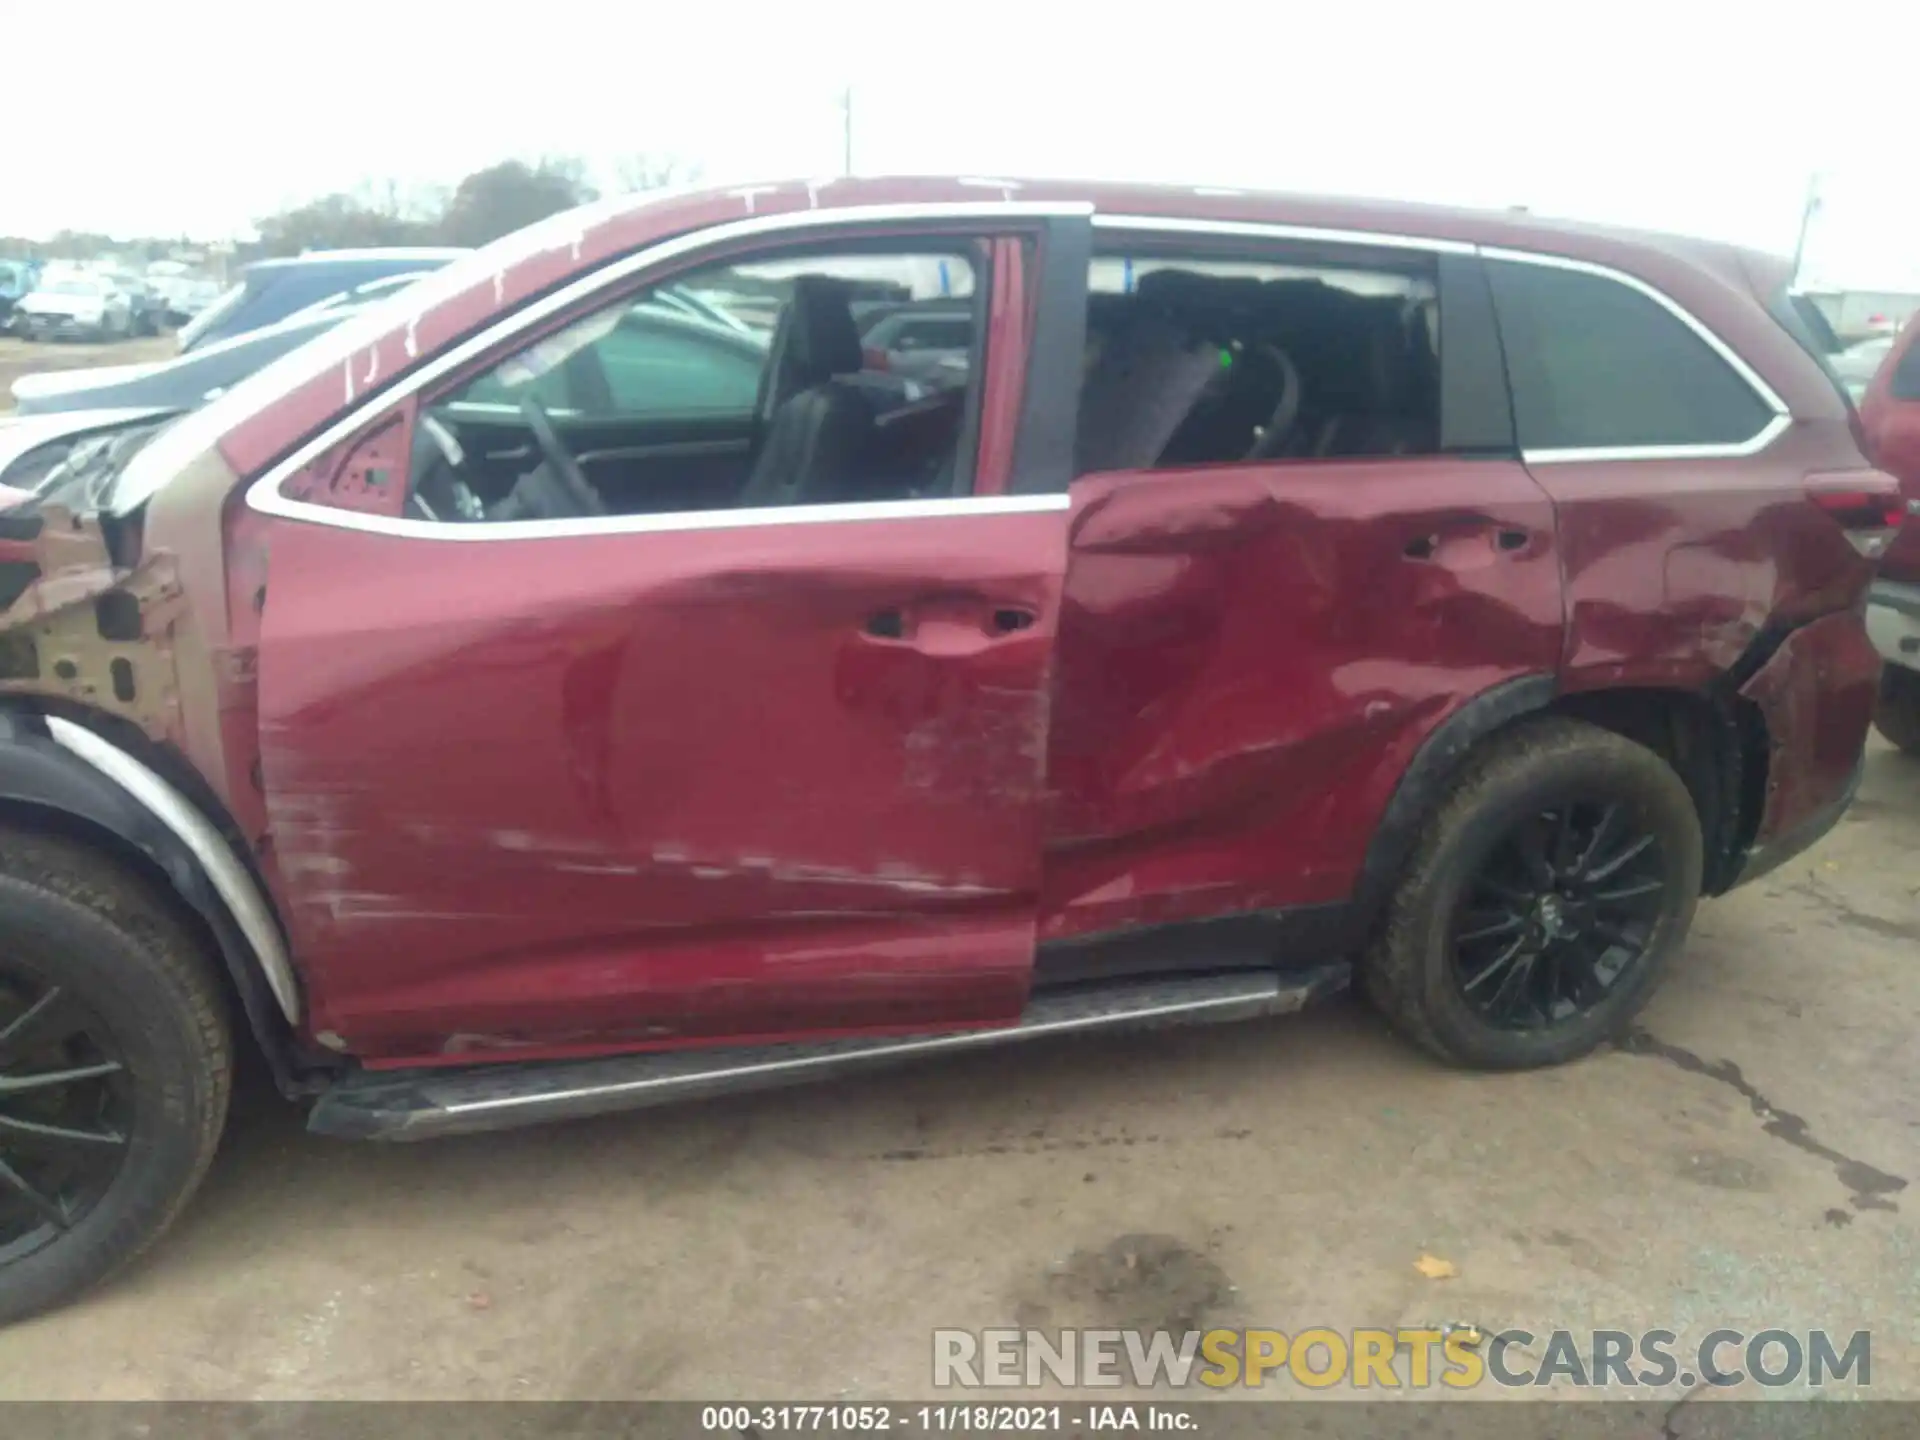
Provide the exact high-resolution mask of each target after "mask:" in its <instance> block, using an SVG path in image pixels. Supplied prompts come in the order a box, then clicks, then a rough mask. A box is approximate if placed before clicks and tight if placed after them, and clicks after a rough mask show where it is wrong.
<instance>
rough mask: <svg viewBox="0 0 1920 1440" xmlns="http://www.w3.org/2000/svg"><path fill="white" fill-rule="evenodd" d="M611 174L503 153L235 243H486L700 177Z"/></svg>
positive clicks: (145, 245)
mask: <svg viewBox="0 0 1920 1440" xmlns="http://www.w3.org/2000/svg"><path fill="white" fill-rule="evenodd" d="M611 178H612V183H611V184H610V185H609V186H607V187H606V189H605V190H602V189H601V188H600V187H598V186H596V185H595V184H594V183H593V182H592V180H591V178H590V174H589V170H588V167H587V165H586V163H585V162H584V161H582V160H580V159H577V158H574V157H570V156H547V157H544V158H542V159H538V160H502V161H500V162H499V163H498V164H494V165H489V166H487V167H486V168H484V169H481V170H476V171H474V172H473V173H472V174H471V175H468V176H467V177H466V178H465V179H463V180H461V181H460V183H459V184H457V185H454V186H452V187H439V186H405V185H401V184H399V183H398V182H395V181H379V182H369V183H367V184H364V185H361V186H360V187H358V188H357V189H355V190H352V191H341V192H337V193H335V194H331V195H322V196H319V197H317V198H316V199H313V200H309V201H307V202H306V203H304V204H301V205H296V206H293V207H291V208H289V209H286V210H281V211H278V212H276V213H274V214H272V215H267V216H263V217H261V218H259V219H258V220H256V221H255V222H254V224H255V228H256V230H257V231H258V238H257V239H256V240H253V241H249V242H244V243H240V244H238V245H236V246H235V247H234V250H235V256H236V258H237V259H239V260H241V261H246V260H258V259H265V258H267V257H269V256H275V255H298V254H300V253H301V252H302V251H305V250H343V249H357V248H361V247H364V246H369V245H484V244H486V243H487V242H488V241H489V240H497V239H499V238H500V237H501V236H502V235H509V234H512V233H513V232H514V231H515V230H518V229H520V228H522V227H523V226H526V225H531V224H532V223H533V222H534V221H536V220H544V219H545V218H546V217H547V216H549V215H554V214H557V213H559V212H560V211H562V210H570V209H572V208H573V207H574V206H576V205H583V204H585V203H587V202H588V201H590V200H596V199H599V198H600V197H601V196H602V195H603V194H608V193H611V194H626V193H631V192H635V191H641V190H655V189H659V188H660V187H662V186H666V185H676V184H683V183H686V182H689V181H692V180H694V179H697V178H698V172H697V170H696V169H695V167H692V166H689V165H687V164H684V163H682V162H680V161H678V160H675V159H671V158H667V157H662V156H656V155H652V154H645V153H639V154H633V155H628V156H625V157H622V158H621V159H620V160H619V161H618V162H616V163H615V164H614V166H613V167H612V171H611ZM187 243H188V242H185V241H181V240H170V239H166V238H160V237H151V236H148V237H140V238H137V239H123V238H116V237H114V236H109V235H99V234H93V233H90V232H86V231H77V230H63V231H61V232H59V233H58V234H57V235H55V236H53V238H52V239H51V240H46V241H39V242H31V241H27V240H24V239H16V238H10V237H0V254H30V255H38V256H41V257H43V258H46V259H88V258H91V257H93V256H96V255H100V254H102V253H105V252H107V251H120V252H123V253H124V252H129V251H131V252H137V253H140V254H143V255H144V256H145V257H146V258H147V259H150V260H152V259H160V258H162V257H164V256H165V255H166V254H168V253H169V252H171V251H173V250H175V249H178V248H181V247H182V246H183V245H185V244H187Z"/></svg>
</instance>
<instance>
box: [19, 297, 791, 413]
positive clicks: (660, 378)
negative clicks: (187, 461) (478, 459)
mask: <svg viewBox="0 0 1920 1440" xmlns="http://www.w3.org/2000/svg"><path fill="white" fill-rule="evenodd" d="M414 278H415V277H412V276H398V277H393V278H390V279H388V280H381V281H375V282H373V283H372V284H369V285H363V286H360V287H359V288H357V289H355V290H352V291H349V292H347V294H345V295H342V296H335V297H333V298H332V299H330V300H327V301H323V302H322V303H321V304H319V305H316V306H313V307H311V308H310V309H308V310H305V311H302V312H301V313H300V314H298V315H294V316H290V317H289V318H287V319H285V320H281V321H278V322H276V323H275V324H272V325H268V326H265V327H264V328H262V329H259V330H249V331H247V332H246V333H245V334H243V335H236V336H234V337H233V338H232V339H230V340H222V341H219V342H217V343H215V344H211V345H203V346H200V347H199V348H197V349H194V350H190V351H188V352H187V353H186V354H184V355H176V356H174V357H173V358H172V359H169V360H163V361H158V362H155V363H152V364H145V365H116V366H110V367H103V368H94V369H87V370H79V369H70V370H48V371H43V372H40V373H38V374H33V375H24V376H22V377H21V378H20V379H18V380H16V381H14V383H13V403H14V408H15V410H16V411H17V412H18V413H19V414H21V415H45V414H53V413H60V412H65V413H75V412H86V411H97V410H106V409H143V410H167V411H181V410H192V409H196V408H197V407H199V406H201V405H203V404H205V403H206V402H207V401H209V400H212V399H215V398H216V397H218V396H219V395H221V394H223V393H224V392H225V391H226V390H228V389H229V388H231V387H232V386H234V385H237V384H239V383H240V382H241V381H242V380H244V379H246V378H247V376H249V375H251V374H253V373H254V372H255V371H257V370H260V369H262V368H263V367H265V366H266V365H268V364H271V363H272V362H273V361H275V360H278V359H279V358H280V357H281V356H283V355H286V354H289V353H290V352H292V351H294V350H297V349H299V348H300V347H301V346H303V345H305V344H308V343H309V342H310V341H312V340H313V339H314V338H315V337H316V336H320V335H324V334H325V333H326V332H327V331H329V330H331V329H333V328H334V327H335V326H337V325H341V324H343V323H346V322H348V321H350V320H352V319H353V318H354V317H356V316H357V315H360V314H361V313H363V312H364V311H365V310H366V309H367V308H368V307H369V306H371V305H373V304H376V303H378V302H379V301H381V300H385V299H389V298H391V296H392V295H394V294H397V293H399V292H400V291H401V290H404V289H406V288H407V287H408V286H410V285H411V284H413V283H414ZM623 338H624V339H626V340H627V341H628V342H629V343H628V344H627V345H625V346H624V347H622V348H621V349H620V350H619V351H618V353H616V354H612V355H610V356H609V364H610V365H611V367H612V369H611V370H610V372H609V373H610V374H611V375H612V377H613V383H614V384H616V385H618V386H620V387H621V388H622V393H626V392H628V391H633V390H638V389H640V388H643V387H645V386H648V385H653V386H655V387H657V388H659V389H660V391H661V393H662V395H663V396H670V395H671V394H673V393H674V387H675V386H676V385H678V384H680V383H682V382H681V379H680V377H681V376H682V375H684V374H686V373H690V372H691V373H705V374H708V375H709V376H711V375H713V374H717V373H719V371H720V370H721V369H722V368H731V370H732V371H733V372H734V373H736V374H738V375H740V376H741V377H743V382H742V383H744V384H746V385H747V386H748V388H749V391H750V390H751V387H752V386H753V385H754V384H756V383H757V382H758V380H759V375H760V369H761V365H762V362H763V359H764V356H765V354H766V340H765V339H764V338H763V337H760V336H758V335H755V334H753V333H752V332H743V331H740V330H736V329H733V328H732V327H728V326H722V325H718V324H715V323H714V322H711V321H708V320H704V319H701V318H698V317H697V316H695V315H693V314H691V313H689V312H684V311H682V310H680V309H679V308H677V307H675V308H668V307H666V306H646V307H639V308H637V309H636V312H635V313H634V314H633V315H632V316H630V317H628V321H627V324H626V328H625V330H624V331H623ZM569 379H570V377H569V375H567V374H565V373H561V372H556V373H555V374H554V375H553V376H551V377H550V378H549V381H548V384H547V385H546V386H545V387H543V389H542V391H541V394H542V398H543V400H544V401H545V403H547V404H548V405H549V406H550V407H553V408H555V410H556V412H564V411H565V410H566V409H568V408H569V407H575V406H583V405H590V404H592V403H593V397H592V395H591V394H587V393H584V392H582V393H576V391H575V390H574V389H570V388H568V381H569Z"/></svg>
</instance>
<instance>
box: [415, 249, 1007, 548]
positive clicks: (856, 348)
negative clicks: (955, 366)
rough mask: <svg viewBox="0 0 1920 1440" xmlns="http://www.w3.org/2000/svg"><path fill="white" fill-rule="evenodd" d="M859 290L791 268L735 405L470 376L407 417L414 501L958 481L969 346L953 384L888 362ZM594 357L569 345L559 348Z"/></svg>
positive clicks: (963, 480) (591, 512) (646, 505)
mask: <svg viewBox="0 0 1920 1440" xmlns="http://www.w3.org/2000/svg"><path fill="white" fill-rule="evenodd" d="M984 288H985V287H981V290H982V294H984ZM860 294H861V286H860V285H859V284H858V282H856V281H853V280H849V279H848V278H845V277H843V276H837V275H832V274H825V273H804V274H800V275H796V276H794V277H792V278H791V281H790V283H789V284H788V286H787V287H786V293H785V295H784V298H783V299H782V301H781V303H780V305H779V307H778V311H777V315H776V318H775V321H774V326H773V330H772V334H771V338H770V339H769V340H767V341H766V342H765V347H766V348H765V358H764V361H763V362H762V364H761V370H760V376H759V381H758V389H757V394H755V395H754V396H753V397H752V400H751V403H750V404H745V403H742V404H738V405H735V406H734V407H733V408H731V409H715V408H707V407H703V408H697V409H695V408H689V409H687V410H685V411H683V412H681V413H665V414H660V413H650V414H646V415H638V414H632V413H621V412H620V411H619V409H618V408H617V407H615V408H613V409H612V410H610V411H608V410H602V411H597V412H575V411H561V410H558V409H554V408H550V407H549V406H548V405H546V404H544V403H542V400H541V399H540V398H538V396H537V395H536V393H535V387H534V386H532V385H528V384H524V383H520V382H519V380H518V379H517V378H516V379H514V380H510V381H508V382H507V384H508V386H509V388H508V389H507V390H506V391H505V392H504V393H506V394H508V395H511V396H513V398H514V403H511V404H505V405H503V404H499V403H490V404H483V405H476V404H472V403H470V402H469V400H468V399H467V397H468V395H469V392H471V391H472V390H473V389H474V387H471V386H470V387H467V390H463V391H461V392H457V393H456V394H454V395H452V396H450V397H447V398H446V399H444V400H442V401H440V402H438V403H436V404H434V405H432V406H430V407H428V409H427V410H426V411H425V412H424V420H423V423H422V424H421V425H419V426H418V427H417V430H416V436H415V441H414V455H413V463H412V467H411V468H412V474H413V485H412V488H411V490H410V492H409V512H410V513H411V514H413V515H415V516H416V517H423V518H432V519H436V520H486V521H507V520H551V519H573V518H581V517H590V516H599V515H613V514H637V515H647V514H666V513H672V512H676V511H689V510H716V509H759V508H766V507H771V506H787V505H835V504H848V503H859V502H871V501H886V500H911V499H923V498H931V497H938V496H946V495H953V494H958V493H963V492H964V491H965V490H966V489H967V488H968V487H969V486H970V484H971V473H970V469H969V467H968V466H967V465H966V464H965V463H964V457H966V456H967V455H969V454H970V452H971V446H970V445H968V444H965V443H963V435H964V434H965V433H966V432H967V430H968V429H969V426H970V423H971V417H972V415H973V414H974V412H975V409H976V406H977V400H976V390H977V376H978V374H979V366H978V364H977V363H966V361H965V358H964V356H963V363H962V367H961V372H960V374H959V376H958V381H959V383H953V384H946V385H929V384H924V383H921V382H919V381H917V380H914V379H911V378H908V377H906V376H904V375H900V374H896V373H894V372H893V371H891V370H890V369H889V368H888V367H887V363H886V357H885V356H884V354H876V353H875V352H874V351H872V350H870V349H869V348H868V347H866V346H865V345H864V344H863V342H862V338H861V332H860V329H859V325H858V323H857V321H856V318H855V316H856V307H857V302H858V299H859V296H860ZM962 303H973V302H970V301H969V302H962ZM981 303H984V301H982V302H981ZM976 333H977V327H976ZM716 343H718V342H717V340H716ZM727 343H729V344H732V345H736V346H737V345H740V344H744V343H749V342H743V341H741V340H739V339H738V338H737V337H729V338H728V340H727ZM533 348H534V349H537V348H538V347H533ZM976 351H977V347H976ZM590 359H591V355H590V353H588V352H579V353H576V354H574V355H573V356H571V357H569V358H568V359H566V360H565V361H563V362H562V363H563V364H568V365H576V364H579V363H581V362H582V361H583V360H590ZM516 361H520V362H521V363H523V364H524V356H523V357H516ZM515 363H516V362H514V361H510V362H508V366H512V365H513V364H515ZM508 366H503V367H501V369H500V371H498V372H495V374H494V375H493V376H491V377H482V378H483V379H490V380H492V381H493V382H494V388H493V389H492V390H490V391H489V392H488V393H489V394H500V393H502V392H501V390H500V380H499V376H500V375H501V374H502V373H505V372H506V371H507V369H508ZM601 389H602V390H603V391H604V385H602V386H601Z"/></svg>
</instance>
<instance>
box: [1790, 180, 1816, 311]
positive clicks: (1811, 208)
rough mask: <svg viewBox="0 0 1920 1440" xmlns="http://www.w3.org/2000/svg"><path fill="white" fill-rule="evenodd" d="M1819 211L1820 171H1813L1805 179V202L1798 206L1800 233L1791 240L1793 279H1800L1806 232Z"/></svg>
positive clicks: (1805, 250) (1805, 249) (1796, 280)
mask: <svg viewBox="0 0 1920 1440" xmlns="http://www.w3.org/2000/svg"><path fill="white" fill-rule="evenodd" d="M1819 213H1820V172H1819V171H1817V170H1816V171H1814V173H1813V174H1812V176H1811V177H1809V178H1808V180H1807V200H1806V204H1804V205H1803V206H1801V207H1800V235H1799V237H1798V238H1797V239H1796V240H1795V241H1794V242H1793V280H1792V282H1791V283H1794V284H1797V283H1799V280H1800V262H1801V261H1802V260H1803V259H1804V258H1805V257H1806V253H1807V232H1808V231H1809V230H1811V229H1812V228H1813V217H1814V216H1815V215H1817V214H1819Z"/></svg>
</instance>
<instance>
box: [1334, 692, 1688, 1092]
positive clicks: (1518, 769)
mask: <svg viewBox="0 0 1920 1440" xmlns="http://www.w3.org/2000/svg"><path fill="white" fill-rule="evenodd" d="M1636 847H1637V848H1636ZM1623 854H1624V855H1625V856H1626V858H1625V859H1624V860H1620V859H1619V857H1620V856H1621V855H1623ZM1701 860H1702V856H1701V839H1700V819H1699V814H1698V812H1697V811H1696V810H1695V808H1694V804H1693V798H1692V796H1691V795H1690V794H1689V793H1688V791H1687V787H1686V785H1685V784H1684V783H1683V782H1682V781H1681V779H1680V777H1679V776H1678V775H1677V774H1676V773H1675V772H1674V770H1673V768H1672V767H1671V766H1670V765H1668V764H1667V762H1666V761H1665V760H1663V759H1661V757H1660V756H1658V755H1656V754H1655V753H1654V752H1653V751H1651V750H1649V749H1647V748H1646V747H1645V746H1642V745H1638V744H1636V743H1634V742H1633V741H1631V740H1628V739H1626V738H1625V737H1623V736H1620V735H1617V734H1614V733H1613V732H1612V731H1609V730H1603V729H1600V728H1599V727H1597V726H1594V725H1589V724H1585V723H1583V722H1581V721H1577V720H1568V719H1559V718H1555V719H1545V720H1538V721H1533V722H1530V723H1528V724H1526V725H1523V726H1520V727H1518V728H1516V729H1514V730H1513V731H1511V732H1508V733H1507V734H1505V735H1502V736H1500V737H1497V738H1496V739H1494V740H1493V741H1491V742H1489V743H1488V744H1487V745H1486V746H1485V747H1484V748H1483V749H1482V751H1481V752H1480V753H1478V754H1477V755H1475V756H1474V757H1473V758H1472V759H1470V760H1469V761H1468V762H1467V765H1466V768H1465V770H1464V772H1463V773H1462V774H1461V776H1460V777H1459V779H1458V780H1456V781H1455V782H1454V784H1453V786H1452V788H1451V789H1450V790H1449V792H1448V794H1447V796H1446V798H1445V799H1444V800H1443V801H1442V802H1441V803H1440V805H1439V806H1438V808H1437V809H1436V810H1435V811H1434V813H1433V815H1432V816H1431V817H1429V819H1428V821H1427V824H1426V826H1425V829H1424V830H1423V832H1422V835H1421V838H1420V841H1419V843H1418V845H1417V846H1416V848H1415V851H1414V854H1413V858H1412V860H1411V861H1410V862H1409V864H1408V868H1407V872H1406V874H1405V876H1404V877H1403V878H1402V880H1401V882H1400V887H1399V889H1398V890H1397V891H1396V892H1395V894H1394V896H1393V899H1392V900H1391V902H1390V903H1389V905H1388V907H1387V914H1386V917H1385V920H1384V923H1383V925H1382V927H1381V931H1380V934H1379V936H1378V938H1377V939H1376V940H1375V942H1374V944H1373V946H1372V947H1371V949H1370V950H1369V951H1368V953H1367V954H1366V956H1365V957H1364V958H1363V960H1362V962H1361V970H1360V977H1361V983H1362V986H1363V988H1364V989H1365V991H1366V993H1367V994H1368V996H1369V997H1370V998H1371V999H1372V1000H1373V1002H1374V1004H1375V1005H1376V1006H1377V1007H1378V1008H1379V1009H1380V1010H1381V1012H1382V1013H1383V1014H1384V1015H1385V1016H1386V1018H1387V1019H1388V1021H1389V1022H1390V1023H1391V1024H1392V1025H1393V1026H1394V1028H1395V1029H1397V1030H1399V1031H1400V1032H1401V1033H1402V1034H1403V1035H1405V1036H1407V1037H1408V1038H1409V1039H1411V1040H1412V1041H1414V1042H1415V1043H1416V1044H1418V1045H1420V1046H1422V1047H1424V1048H1425V1049H1427V1050H1428V1051H1430V1052H1432V1053H1433V1054H1435V1055H1437V1056H1439V1057H1440V1058H1442V1059H1444V1060H1447V1061H1449V1062H1451V1063H1453V1064H1457V1065H1464V1066H1471V1067H1474V1068H1478V1069H1490V1070H1513V1069H1525V1068H1530V1067H1533V1066H1540V1065H1557V1064H1561V1063H1564V1062H1566V1061H1569V1060H1574V1059H1577V1058H1578V1057H1580V1056H1582V1055H1585V1054H1587V1053H1588V1052H1589V1051H1591V1050H1593V1049H1594V1048H1595V1047H1596V1046H1597V1045H1599V1044H1601V1043H1602V1042H1603V1041H1605V1040H1607V1039H1610V1038H1613V1037H1616V1036H1618V1035H1619V1034H1620V1033H1621V1032H1622V1031H1624V1030H1625V1028H1626V1027H1627V1025H1628V1024H1629V1023H1630V1022H1631V1021H1632V1020H1633V1018H1634V1016H1635V1015H1637V1014H1638V1013H1639V1011H1640V1009H1641V1007H1642V1006H1643V1005H1644V1004H1645V1003H1646V1000H1647V998H1648V996H1649V995H1651V994H1652V992H1653V989H1654V987H1655V985H1656V984H1657V983H1658V981H1659V978H1660V976H1661V974H1662V973H1663V972H1664V971H1665V969H1666V967H1667V965H1668V964H1669V963H1670V962H1671V961H1672V959H1673V956H1674V954H1675V953H1676V952H1677V951H1678V950H1679V948H1680V946H1681V944H1682V943H1683V942H1684V940H1685V939H1686V934H1687V928H1688V926H1689V925H1690V924H1691V923H1692V920H1693V911H1694V906H1695V903H1696V901H1697V900H1698V897H1699V894H1700V874H1701ZM1563 861H1564V862H1565V863H1562V862H1563Z"/></svg>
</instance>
